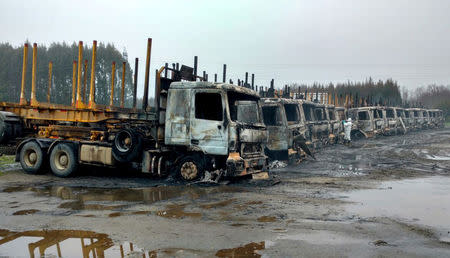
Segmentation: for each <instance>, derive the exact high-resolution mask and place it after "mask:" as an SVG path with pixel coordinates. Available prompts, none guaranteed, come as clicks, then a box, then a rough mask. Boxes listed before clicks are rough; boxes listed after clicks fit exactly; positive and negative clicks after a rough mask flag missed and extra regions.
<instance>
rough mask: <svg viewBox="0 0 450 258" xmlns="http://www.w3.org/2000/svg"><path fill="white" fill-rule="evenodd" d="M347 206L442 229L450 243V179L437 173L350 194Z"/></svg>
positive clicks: (365, 214)
mask: <svg viewBox="0 0 450 258" xmlns="http://www.w3.org/2000/svg"><path fill="white" fill-rule="evenodd" d="M348 200H349V201H352V202H355V204H351V205H349V206H348V207H347V208H348V210H349V212H350V213H355V214H358V215H359V216H363V217H390V218H394V219H398V220H400V221H406V222H408V223H413V224H420V225H424V226H429V227H432V228H435V229H438V231H439V236H438V238H439V239H440V240H441V241H445V242H450V233H449V232H450V220H449V218H450V178H449V177H443V176H434V177H427V178H416V179H407V180H401V181H390V182H385V183H382V184H381V186H380V187H379V188H378V189H370V190H358V191H354V192H350V193H349V194H348Z"/></svg>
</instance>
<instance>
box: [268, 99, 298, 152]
mask: <svg viewBox="0 0 450 258" xmlns="http://www.w3.org/2000/svg"><path fill="white" fill-rule="evenodd" d="M262 112H263V121H264V124H265V125H266V127H267V131H268V133H269V138H268V141H267V145H266V149H265V152H266V154H267V155H268V157H269V160H288V159H289V154H288V149H290V148H292V133H291V132H290V130H289V128H288V122H287V118H286V113H285V110H284V106H283V104H282V100H281V99H279V98H266V99H263V101H262Z"/></svg>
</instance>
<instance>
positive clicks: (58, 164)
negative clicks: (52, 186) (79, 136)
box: [50, 143, 78, 177]
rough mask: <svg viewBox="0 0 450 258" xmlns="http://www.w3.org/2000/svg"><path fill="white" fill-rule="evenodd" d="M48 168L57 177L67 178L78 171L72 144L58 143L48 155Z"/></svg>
mask: <svg viewBox="0 0 450 258" xmlns="http://www.w3.org/2000/svg"><path fill="white" fill-rule="evenodd" d="M50 168H51V170H52V172H53V174H54V175H55V176H57V177H68V176H71V175H73V174H74V173H75V172H76V171H77V169H78V152H77V150H76V148H75V146H74V145H73V144H70V143H58V144H57V145H56V146H55V147H54V148H53V149H52V151H51V153H50Z"/></svg>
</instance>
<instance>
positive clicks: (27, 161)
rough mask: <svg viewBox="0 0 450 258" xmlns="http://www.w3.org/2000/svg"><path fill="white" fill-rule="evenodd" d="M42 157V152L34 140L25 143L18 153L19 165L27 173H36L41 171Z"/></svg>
mask: <svg viewBox="0 0 450 258" xmlns="http://www.w3.org/2000/svg"><path fill="white" fill-rule="evenodd" d="M44 158H45V157H44V152H43V151H42V149H41V147H40V146H39V144H37V142H35V141H31V142H27V143H25V145H23V147H22V149H21V150H20V154H19V161H20V165H21V166H22V169H23V170H24V171H25V172H26V173H28V174H38V173H39V172H41V168H42V164H43V163H44Z"/></svg>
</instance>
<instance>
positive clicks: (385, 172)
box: [0, 129, 450, 257]
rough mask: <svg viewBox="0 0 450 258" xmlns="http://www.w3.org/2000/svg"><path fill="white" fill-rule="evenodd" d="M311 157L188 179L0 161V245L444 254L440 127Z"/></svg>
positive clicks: (206, 253) (153, 251) (202, 252)
mask: <svg viewBox="0 0 450 258" xmlns="http://www.w3.org/2000/svg"><path fill="white" fill-rule="evenodd" d="M316 158H317V159H316V160H312V159H309V160H306V161H304V162H303V163H301V164H299V165H293V166H288V167H285V168H282V169H274V170H273V173H272V174H273V178H272V179H271V180H266V181H240V182H229V183H228V184H225V183H223V184H220V185H191V186H182V185H177V184H175V183H174V182H171V181H168V180H165V181H162V180H155V179H150V178H146V177H143V176H137V175H132V174H131V175H127V176H118V175H119V174H118V173H120V172H117V171H116V172H114V171H108V170H104V171H95V170H94V171H92V170H91V171H84V173H83V174H82V175H80V176H78V177H75V178H69V179H60V178H56V177H54V176H52V175H50V174H46V175H38V176H30V175H26V174H24V173H23V172H21V171H20V170H18V169H17V165H13V166H11V165H4V164H2V163H0V171H2V170H3V172H2V174H1V176H0V207H1V209H0V236H1V237H2V238H3V239H2V240H0V256H2V255H23V256H30V255H29V252H30V249H31V250H32V251H33V250H34V254H35V255H39V252H40V251H41V252H45V254H54V255H58V254H59V253H61V254H62V255H63V256H64V257H80V255H81V254H82V250H84V252H85V253H84V254H85V255H86V254H88V253H89V252H90V250H95V251H96V255H97V256H99V257H100V256H101V254H102V253H103V252H104V254H105V256H106V257H120V256H121V254H123V255H127V254H128V255H130V256H132V257H134V256H136V257H137V256H139V257H142V256H143V254H144V255H145V257H156V256H157V257H172V256H179V257H191V256H200V257H210V256H219V257H230V256H233V255H234V256H239V255H241V256H244V257H247V256H255V257H258V256H260V255H262V256H263V257H280V256H282V257H298V256H306V257H321V256H351V257H365V256H375V255H377V256H378V255H386V256H396V257H402V256H405V257H411V256H412V257H415V256H418V257H424V256H429V257H439V256H442V257H449V256H450V222H449V221H448V219H446V218H448V217H450V177H449V175H450V129H442V130H428V131H422V132H413V133H409V134H407V135H404V136H392V137H381V138H378V139H368V140H361V141H358V142H354V143H353V145H352V146H351V147H346V146H332V147H329V148H326V149H323V150H321V151H320V152H319V153H318V154H316ZM80 239H81V240H80ZM57 243H58V244H57ZM92 254H93V253H92V252H90V255H91V256H90V257H93V256H92Z"/></svg>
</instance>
